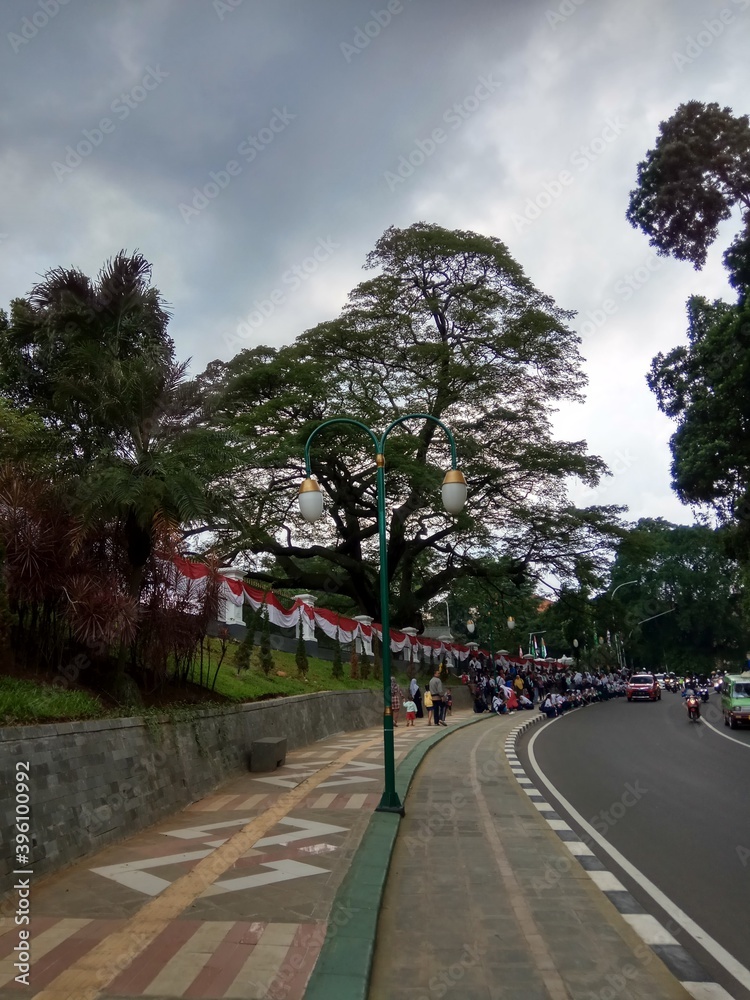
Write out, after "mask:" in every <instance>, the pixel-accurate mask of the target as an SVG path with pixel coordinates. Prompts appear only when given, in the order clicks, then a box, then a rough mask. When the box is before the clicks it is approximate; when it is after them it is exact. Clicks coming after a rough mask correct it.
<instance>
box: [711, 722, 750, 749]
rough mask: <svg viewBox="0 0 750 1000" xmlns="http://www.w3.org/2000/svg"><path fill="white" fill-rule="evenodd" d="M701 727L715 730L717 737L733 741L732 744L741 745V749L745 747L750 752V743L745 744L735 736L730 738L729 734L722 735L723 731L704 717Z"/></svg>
mask: <svg viewBox="0 0 750 1000" xmlns="http://www.w3.org/2000/svg"><path fill="white" fill-rule="evenodd" d="M701 725H703V726H708V728H709V729H713V731H714V732H715V733H716V735H717V736H721V737H722V738H723V739H725V740H731V741H732V743H739V745H740V746H741V747H744V748H745V749H746V750H750V743H745V742H744V741H743V740H738V739H737V738H736V737H735V736H730V735H729V733H722V731H721V730H720V729H717V728H716V726H712V725H711V723H710V722H706V720H705V719H704V718H703V717H702V716H701Z"/></svg>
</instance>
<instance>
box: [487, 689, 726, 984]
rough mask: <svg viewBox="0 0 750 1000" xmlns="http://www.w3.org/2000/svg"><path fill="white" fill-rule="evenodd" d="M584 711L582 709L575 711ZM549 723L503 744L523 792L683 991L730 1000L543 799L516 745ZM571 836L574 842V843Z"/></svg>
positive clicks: (518, 729) (514, 735)
mask: <svg viewBox="0 0 750 1000" xmlns="http://www.w3.org/2000/svg"><path fill="white" fill-rule="evenodd" d="M573 711H580V709H573ZM539 721H545V722H546V721H547V719H546V718H544V717H542V719H539V718H535V719H531V720H529V721H527V722H523V723H522V724H521V725H520V726H516V727H515V728H514V729H512V730H511V731H510V732H509V733H508V735H507V736H506V738H505V746H504V749H505V756H506V759H507V761H508V764H509V765H510V769H511V771H512V772H513V776H514V777H515V779H516V781H517V782H518V785H519V787H520V788H521V791H523V792H524V793H525V794H526V795H527V796H528V798H529V801H530V802H531V803H532V804H533V805H534V806H535V808H536V809H537V811H538V813H539V816H540V817H541V818H542V819H543V820H544V821H545V822H546V823H547V825H548V826H549V827H550V829H551V830H552V831H553V832H554V833H555V834H557V836H558V838H559V839H560V840H561V841H562V843H563V844H564V846H565V848H566V850H567V851H568V852H569V854H570V855H571V858H572V863H575V864H577V865H578V866H579V867H580V868H582V869H583V870H584V871H585V872H586V874H587V875H588V876H589V878H590V879H591V880H592V882H593V883H594V885H595V886H596V887H597V888H598V889H599V890H600V891H601V892H602V894H603V895H604V896H606V897H607V899H608V900H609V901H610V903H612V904H613V906H614V907H615V909H616V910H617V911H618V913H619V914H620V915H621V916H622V918H623V919H624V920H625V922H626V923H627V924H628V925H629V926H630V927H631V928H632V930H634V931H635V933H636V934H637V935H638V937H639V938H640V939H641V941H642V942H643V943H644V944H645V945H647V946H648V947H649V948H650V949H651V951H652V952H653V953H654V955H656V957H657V958H659V959H661V961H662V962H663V963H664V965H665V966H666V967H667V969H668V970H669V972H670V973H671V974H672V975H673V976H674V977H675V979H676V980H677V981H678V982H679V984H680V986H682V988H683V989H684V990H686V992H687V993H688V994H690V996H691V997H694V998H695V1000H732V996H731V994H729V993H727V991H726V990H725V989H724V987H723V986H720V985H719V983H717V982H715V981H714V980H712V979H711V976H710V975H709V974H708V973H707V972H706V970H705V969H704V968H703V966H701V965H700V963H699V962H697V961H696V959H694V958H693V956H692V955H691V954H690V953H689V952H688V951H687V949H686V948H683V946H682V945H681V944H680V943H679V942H678V941H677V940H676V939H675V938H674V937H673V936H672V935H671V934H670V932H669V931H668V930H667V928H666V927H664V925H663V924H661V923H660V922H659V921H658V920H657V919H656V918H655V917H653V916H652V915H651V914H650V913H648V912H647V911H646V910H645V909H644V908H643V907H642V906H641V904H640V903H639V902H638V901H637V900H636V898H635V897H634V896H633V895H631V893H630V892H629V891H628V890H627V889H626V888H625V886H624V885H623V884H622V883H621V882H620V880H619V879H618V878H617V876H616V875H615V874H614V873H613V872H611V871H610V870H609V869H608V868H607V867H606V865H605V864H604V863H603V862H602V861H600V860H599V858H598V857H596V855H595V854H594V853H593V851H591V849H590V848H589V846H588V845H587V844H585V843H584V842H583V841H582V840H579V839H578V838H577V836H576V834H575V831H574V830H573V828H572V827H571V826H569V825H568V823H567V822H566V821H565V820H564V819H563V818H562V816H560V814H559V813H558V812H557V811H556V810H555V808H554V806H553V805H551V804H550V803H549V802H548V801H547V799H546V798H545V797H544V795H542V793H541V792H540V791H539V790H538V789H537V788H536V787H535V785H534V783H533V779H532V778H531V777H530V776H529V775H528V774H527V773H526V770H525V768H524V767H523V765H522V764H521V762H520V761H519V759H518V755H517V754H516V743H517V741H518V738H519V737H520V736H521V734H522V733H524V732H525V730H527V729H528V728H529V726H532V725H534V724H535V723H537V722H539ZM571 835H572V837H571Z"/></svg>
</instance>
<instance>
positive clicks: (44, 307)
mask: <svg viewBox="0 0 750 1000" xmlns="http://www.w3.org/2000/svg"><path fill="white" fill-rule="evenodd" d="M168 322H169V314H168V311H167V308H166V305H165V303H164V301H163V299H162V297H161V295H160V293H159V291H158V289H156V288H155V287H153V286H152V285H151V266H150V264H149V263H148V262H147V261H146V260H145V259H144V258H143V257H142V256H141V255H140V254H138V253H136V254H133V255H131V256H128V255H127V254H126V253H125V252H124V251H123V252H120V253H119V254H117V255H116V256H115V257H114V258H113V259H112V260H110V261H108V262H107V263H106V264H105V265H104V267H103V268H102V269H101V271H100V272H99V274H98V275H97V277H96V279H95V280H92V279H90V278H88V277H87V276H86V275H84V274H82V273H81V272H80V271H78V270H76V269H65V268H56V269H55V270H52V271H49V272H48V273H47V274H45V275H44V276H43V279H42V280H41V281H40V282H39V283H38V284H37V285H36V286H35V287H34V288H33V289H32V290H31V292H30V293H29V294H28V295H27V296H26V297H25V298H22V299H16V300H15V301H14V302H13V303H12V306H11V315H10V320H8V318H7V317H6V316H5V314H0V445H1V446H2V447H3V450H4V451H5V452H6V453H7V454H8V455H9V457H10V458H11V459H14V460H15V461H14V464H13V466H12V474H10V473H9V474H5V472H4V471H3V475H2V479H3V482H2V486H0V489H2V490H3V493H4V497H5V498H6V499H7V497H8V496H9V495H12V494H18V492H19V490H22V489H23V486H24V484H26V485H28V484H31V485H32V490H31V496H30V498H29V500H27V506H28V508H29V511H30V512H31V514H32V515H33V516H34V517H35V518H36V519H37V521H38V524H39V525H40V528H39V529H38V532H40V533H41V532H43V533H44V534H46V535H47V536H48V535H49V533H50V530H49V519H47V524H46V526H45V518H44V517H43V516H42V514H43V507H44V505H45V503H46V504H47V506H49V503H48V501H49V494H50V493H51V491H52V486H54V492H55V503H54V524H55V526H56V527H57V528H59V529H60V530H59V531H58V534H59V535H61V537H62V539H63V541H64V544H62V545H60V544H59V542H58V544H57V545H55V546H54V547H53V546H50V545H49V539H48V538H45V539H43V540H42V539H41V534H40V538H38V539H37V540H36V541H35V540H34V537H33V534H34V533H33V532H32V531H31V530H29V531H27V532H26V535H25V536H24V537H22V538H21V540H20V543H19V544H15V549H14V553H13V567H14V573H13V574H12V576H11V578H10V579H11V580H12V586H13V587H14V588H15V590H14V591H13V592H12V596H13V599H14V600H17V601H19V602H20V605H22V606H21V607H20V610H21V612H22V614H21V620H22V621H23V622H24V623H25V622H29V621H32V620H36V619H37V618H38V617H39V616H40V615H42V616H45V617H46V621H45V623H44V625H45V634H44V635H42V636H41V642H37V641H36V636H35V635H30V636H25V637H24V641H25V642H27V644H28V645H29V646H36V648H37V651H38V648H39V647H40V646H42V647H43V653H44V656H43V659H44V660H45V662H47V663H50V662H54V659H55V657H57V658H58V659H59V658H60V657H61V656H63V655H64V652H63V649H62V648H60V647H64V646H65V645H66V642H67V643H68V644H69V637H70V634H71V632H72V633H73V635H74V637H75V638H76V639H77V640H79V641H81V642H84V643H86V644H87V646H89V647H90V648H96V649H97V650H99V654H98V655H99V656H100V658H101V659H102V660H105V659H106V660H109V661H110V663H109V665H110V667H116V669H117V672H118V674H119V675H123V674H124V672H125V670H126V668H128V667H129V666H131V665H133V664H136V665H138V666H142V665H143V664H137V660H138V657H139V655H143V656H144V657H147V659H148V663H147V668H148V669H151V668H152V667H153V665H154V664H158V665H159V666H158V670H157V675H158V676H157V680H158V681H159V682H163V680H164V671H165V666H164V665H165V664H166V662H167V659H168V657H169V655H170V654H174V656H176V658H177V659H178V660H179V659H181V660H184V658H185V656H186V655H188V654H186V649H185V642H184V640H181V639H179V638H175V637H174V635H173V630H176V627H175V622H174V619H175V618H176V617H177V615H178V613H179V612H178V610H177V609H176V608H175V607H174V604H173V602H172V603H170V604H169V607H168V608H165V606H164V604H163V603H162V604H160V603H159V599H160V598H159V595H163V594H164V593H165V592H166V589H165V588H164V587H163V586H162V584H163V582H164V581H162V580H158V579H155V576H158V571H156V570H155V568H154V560H153V558H152V556H153V553H154V551H155V549H156V548H158V549H160V550H161V551H165V550H170V549H174V545H175V540H176V537H177V533H178V531H179V530H180V529H185V528H189V529H191V530H195V529H196V527H197V526H199V525H201V524H203V523H206V522H209V521H210V519H211V516H212V512H215V511H216V510H217V509H220V508H221V507H227V506H231V505H230V504H228V503H227V502H226V489H227V487H226V484H227V483H228V482H229V481H230V477H229V475H228V474H229V472H230V471H231V468H232V462H233V455H232V452H231V449H227V448H226V447H225V440H224V438H223V437H222V435H221V433H219V432H217V431H216V429H208V428H207V427H205V426H203V425H202V406H203V397H202V394H201V390H200V389H199V388H198V386H197V384H196V383H194V382H190V381H188V380H187V379H186V368H187V363H183V364H180V363H179V362H178V361H177V360H176V357H175V349H174V344H173V342H172V340H171V339H170V337H169V335H168V333H167V326H168ZM20 458H23V463H24V464H23V465H21V464H20V462H19V459H20ZM212 482H213V483H215V484H217V483H220V484H221V485H216V486H214V487H213V488H210V487H209V486H208V485H207V484H209V483H212ZM45 488H46V490H47V494H48V496H47V497H46V498H45V497H43V496H42V493H43V492H44V489H45ZM31 498H34V499H36V500H37V501H39V502H37V503H36V505H35V506H34V505H33V504H32V503H31ZM42 501H44V503H42ZM11 508H14V509H15V511H16V512H17V511H18V509H19V505H18V504H17V503H15V504H14V503H11V504H7V505H6V504H5V503H3V504H0V509H1V510H2V517H0V539H2V538H3V537H4V538H5V541H6V543H7V542H8V540H9V537H16V536H17V534H18V533H17V532H15V531H14V527H15V526H14V525H13V524H11V523H9V519H8V517H7V513H8V510H9V509H11ZM16 520H17V518H16ZM27 520H28V519H27ZM66 520H67V525H66V524H65V522H66ZM65 527H67V530H65V531H64V530H63V529H64V528H65ZM43 541H44V542H45V543H46V548H45V544H43ZM53 548H54V549H56V550H57V551H56V553H55V562H56V565H55V566H54V572H53V571H52V567H51V566H50V563H51V561H52V557H51V555H50V553H51V551H52V549H53ZM39 566H42V567H44V569H45V570H46V573H45V576H46V583H45V588H46V589H45V590H44V600H43V603H42V604H41V610H40V604H39V603H38V601H39V590H38V588H37V591H36V592H34V590H33V588H32V587H31V586H30V583H31V582H33V581H31V574H30V572H29V567H39ZM24 567H25V571H24V572H22V570H23V569H24ZM149 572H151V577H150V578H148V575H149ZM37 575H39V574H37ZM147 578H148V579H147ZM53 580H54V581H55V586H54V587H52V588H51V590H50V581H53ZM147 582H148V584H149V585H150V587H146V583H147ZM9 586H11V584H10V583H9ZM144 589H145V590H146V591H147V592H148V593H149V599H148V605H149V607H148V614H147V615H140V614H139V613H138V609H139V603H140V599H141V596H142V593H143V591H144ZM170 615H172V618H173V620H172V623H171V628H170V627H169V624H168V619H169V616H170ZM149 629H151V631H150V633H149ZM24 630H25V625H24V627H23V629H22V631H24ZM182 631H183V632H184V631H187V632H191V630H190V629H188V630H184V629H183V630H182ZM66 636H67V639H66ZM139 641H140V646H139V645H138V643H139ZM175 645H176V646H178V647H179V649H178V650H177V651H175V650H174V649H173V648H170V647H174V646H175ZM193 645H194V639H193V636H192V634H191V635H190V636H189V641H188V646H191V647H192V646H193ZM50 647H52V650H50ZM55 647H57V648H55ZM130 687H131V686H130V685H128V684H127V683H125V682H122V683H119V690H120V694H119V695H118V697H122V698H125V697H130V695H129V690H130Z"/></svg>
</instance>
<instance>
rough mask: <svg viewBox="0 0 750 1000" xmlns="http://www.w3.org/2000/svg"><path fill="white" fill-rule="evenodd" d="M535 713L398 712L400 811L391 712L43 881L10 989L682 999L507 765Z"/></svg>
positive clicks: (3, 959) (70, 999)
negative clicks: (441, 724) (388, 737)
mask: <svg viewBox="0 0 750 1000" xmlns="http://www.w3.org/2000/svg"><path fill="white" fill-rule="evenodd" d="M531 718H532V716H531V713H528V716H527V715H526V713H523V714H522V715H515V716H510V717H504V718H496V717H492V716H482V717H477V716H473V715H472V714H471V713H470V711H468V710H466V709H464V710H454V713H453V716H452V718H451V725H450V726H449V727H448V728H447V729H437V730H436V729H435V728H434V727H433V728H429V727H427V726H426V725H425V724H424V723H422V724H421V725H417V726H416V727H414V728H413V729H412V728H406V727H405V726H404V725H403V724H402V725H400V726H399V728H398V729H397V731H396V733H395V743H396V759H397V762H398V770H397V787H398V789H399V792H400V794H401V795H402V798H404V797H405V803H406V816H405V818H404V819H399V817H398V816H396V815H394V814H389V813H374V812H373V810H374V808H375V806H376V805H377V803H378V801H379V799H380V794H381V791H382V787H383V772H382V730H381V729H380V728H377V729H372V730H367V731H362V732H355V733H347V734H341V735H340V736H338V737H332V738H330V739H328V740H324V741H321V742H320V743H317V744H314V745H313V746H310V747H306V748H302V749H300V750H297V751H293V752H292V753H290V754H289V755H288V757H287V762H286V764H285V766H284V767H283V768H280V769H278V770H276V771H274V772H271V773H269V774H244V775H241V776H239V777H237V778H235V779H233V780H231V781H229V782H227V783H226V784H225V785H223V786H222V787H221V788H220V789H217V790H216V792H215V793H213V794H211V795H209V796H207V797H206V798H204V799H202V800H201V801H199V802H196V803H194V804H193V805H192V806H190V807H189V808H187V809H185V810H183V811H182V812H180V813H178V814H176V815H174V816H172V817H170V818H169V819H167V820H165V821H163V822H161V823H159V824H157V825H156V826H154V827H151V828H150V829H148V830H146V831H144V832H142V833H140V834H137V835H136V836H134V837H132V838H130V839H129V840H127V841H124V842H122V843H120V844H117V845H114V846H111V847H108V848H106V849H105V850H103V851H102V852H101V853H100V854H98V855H96V856H94V857H90V858H88V859H87V860H85V861H84V862H82V863H80V864H78V865H76V866H74V867H71V868H69V869H66V870H65V871H63V872H60V873H59V874H58V875H55V876H51V877H49V878H47V879H46V880H44V881H41V880H40V882H39V883H38V884H37V885H36V886H35V887H34V891H33V894H32V925H31V929H32V942H31V954H32V970H31V977H30V978H31V984H30V986H23V985H21V984H18V983H16V982H14V975H15V973H16V970H15V969H14V967H13V962H14V957H13V946H14V945H15V944H16V942H17V933H16V931H17V929H16V928H15V927H14V926H13V924H12V922H11V921H10V920H8V919H5V920H3V921H0V1000H18V998H19V997H24V998H26V997H28V998H30V1000H32V998H36V1000H98V998H99V997H102V998H107V1000H110V998H111V1000H115V998H119V1000H136V998H140V997H150V998H151V1000H178V998H179V1000H182V998H193V1000H224V998H232V1000H234V998H236V1000H303V998H305V1000H321V998H325V1000H360V998H361V1000H364V998H365V997H366V996H368V995H369V998H370V1000H432V998H436V1000H437V998H439V997H448V998H449V1000H450V998H451V997H455V998H456V1000H478V998H481V1000H500V998H503V1000H537V998H542V997H544V998H553V1000H562V998H576V1000H578V998H580V1000H583V998H586V1000H590V998H597V1000H636V998H646V997H647V998H649V1000H660V998H663V1000H685V998H687V997H688V993H686V992H685V990H684V989H683V988H682V987H681V986H680V984H679V983H678V982H677V980H676V979H675V978H673V977H672V976H671V975H670V974H669V973H668V972H667V970H666V968H665V966H663V965H662V963H661V961H660V960H659V958H658V957H657V956H656V955H655V954H654V952H653V951H652V950H651V949H649V948H648V947H646V946H644V945H643V943H642V941H641V939H640V938H638V937H637V936H636V934H635V932H634V931H633V930H632V928H631V927H630V926H629V925H628V924H627V923H626V921H625V920H624V919H623V917H622V916H620V914H618V913H617V911H616V910H615V908H614V907H613V906H612V904H611V903H610V902H609V901H608V900H607V899H606V898H605V897H604V896H603V895H602V893H601V892H600V891H599V889H597V888H596V887H595V886H594V884H593V883H592V881H591V880H590V879H589V877H588V875H587V873H586V872H585V871H584V870H583V869H582V868H580V867H579V866H578V865H577V863H576V862H574V861H573V862H571V856H570V854H569V853H568V852H567V849H566V848H565V845H564V844H563V843H562V841H561V840H560V838H559V837H558V836H557V835H556V834H555V833H554V832H552V829H551V828H550V825H549V823H548V822H547V821H546V820H545V819H543V818H542V816H541V815H540V813H539V811H538V809H537V807H536V806H535V804H534V802H533V801H532V799H531V798H530V797H529V796H528V795H526V794H524V791H523V789H522V787H521V786H519V784H518V782H517V781H516V778H515V777H514V776H513V774H512V773H511V769H510V767H509V765H508V762H507V760H506V757H505V754H504V751H503V747H504V742H505V740H506V737H507V735H508V733H509V732H510V731H511V730H512V729H513V728H514V727H515V726H517V725H518V724H519V722H524V721H527V720H530V719H531ZM410 782H411V784H410ZM407 789H408V794H407ZM561 836H562V834H561ZM394 845H395V846H394ZM389 859H390V861H391V864H390V869H389ZM381 900H382V907H381ZM376 930H377V935H376ZM373 956H374V961H373ZM313 970H314V971H313ZM370 971H372V976H371V979H370V978H369V974H370ZM311 976H312V978H311ZM368 984H369V986H368ZM368 989H369V994H368ZM695 995H697V994H694V996H695ZM703 995H704V994H701V996H703ZM709 995H711V996H713V994H708V993H706V994H705V996H709Z"/></svg>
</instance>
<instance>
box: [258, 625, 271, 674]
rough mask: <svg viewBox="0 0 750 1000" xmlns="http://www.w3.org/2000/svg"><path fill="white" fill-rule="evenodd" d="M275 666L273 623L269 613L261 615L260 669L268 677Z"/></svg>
mask: <svg viewBox="0 0 750 1000" xmlns="http://www.w3.org/2000/svg"><path fill="white" fill-rule="evenodd" d="M273 668H274V661H273V653H272V652H271V625H270V622H269V620H268V614H267V613H262V615H261V628H260V669H261V670H262V671H263V673H264V674H265V675H266V677H268V675H269V674H270V673H271V671H272V670H273Z"/></svg>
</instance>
